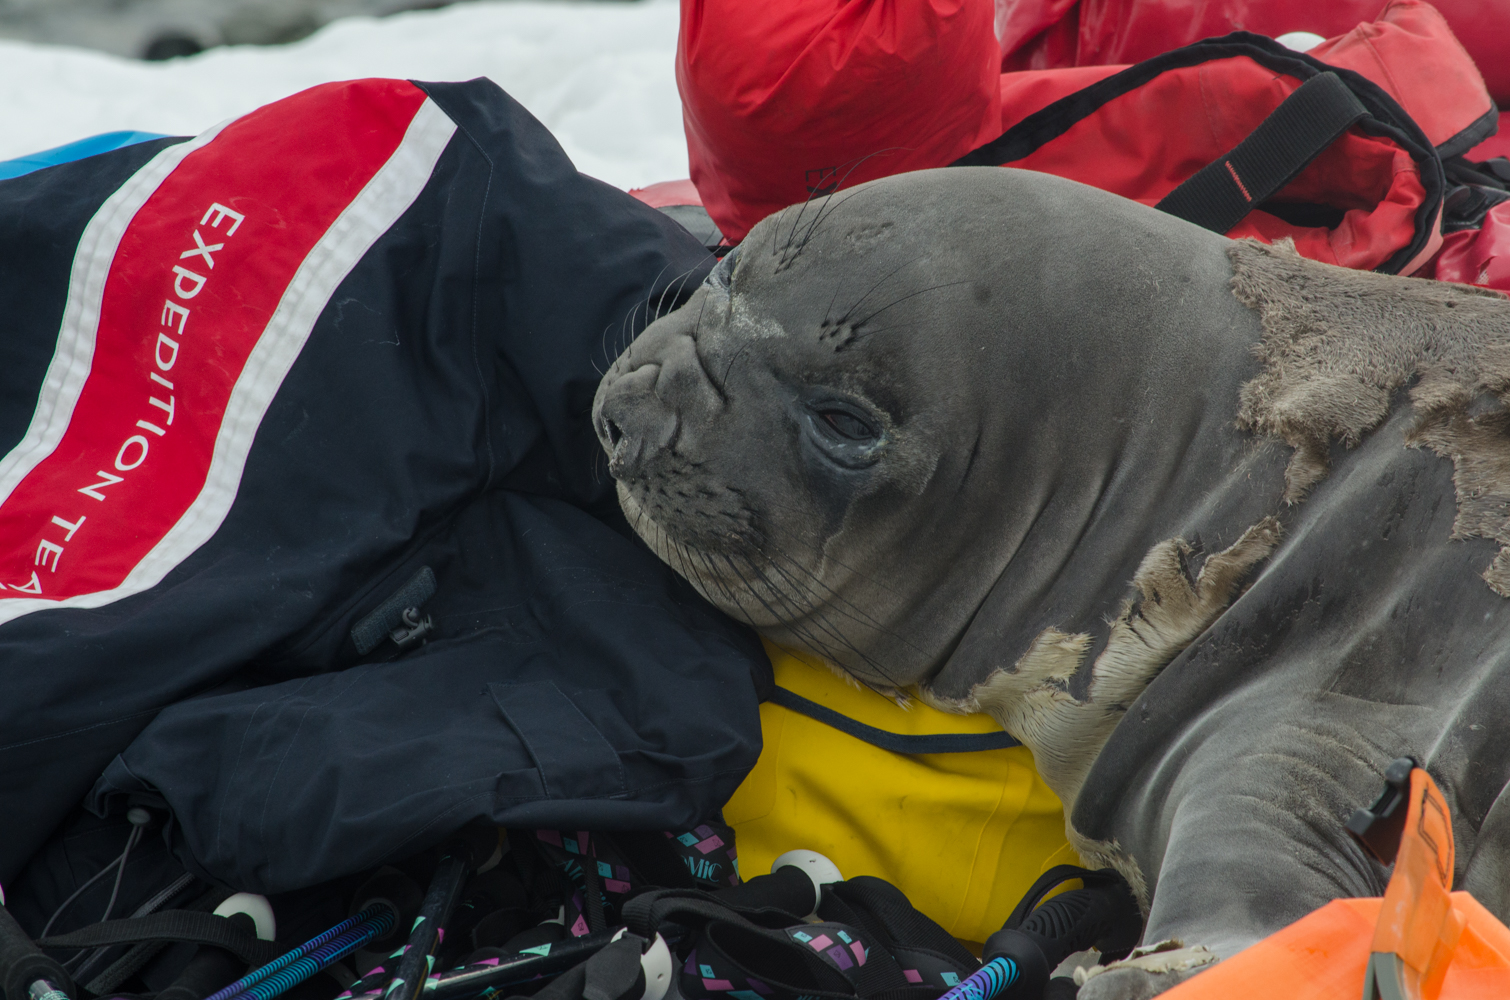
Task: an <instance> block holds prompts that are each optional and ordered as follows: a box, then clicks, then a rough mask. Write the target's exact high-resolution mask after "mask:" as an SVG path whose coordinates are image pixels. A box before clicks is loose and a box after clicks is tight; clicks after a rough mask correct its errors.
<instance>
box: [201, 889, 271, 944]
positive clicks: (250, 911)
mask: <svg viewBox="0 0 1510 1000" xmlns="http://www.w3.org/2000/svg"><path fill="white" fill-rule="evenodd" d="M233 913H245V914H246V915H247V916H249V917H251V918H252V923H253V924H254V925H255V926H256V928H257V936H258V937H259V938H261V939H262V940H264V941H271V940H272V939H273V938H274V937H276V936H277V934H278V922H277V921H276V920H274V919H273V907H272V904H270V903H269V902H268V901H267V897H266V896H259V895H257V894H256V893H254V892H238V893H236V894H235V895H234V896H229V897H227V898H226V901H225V902H224V903H221V904H220V905H219V906H217V907H215V915H216V916H217V917H229V916H230V915H231V914H233Z"/></svg>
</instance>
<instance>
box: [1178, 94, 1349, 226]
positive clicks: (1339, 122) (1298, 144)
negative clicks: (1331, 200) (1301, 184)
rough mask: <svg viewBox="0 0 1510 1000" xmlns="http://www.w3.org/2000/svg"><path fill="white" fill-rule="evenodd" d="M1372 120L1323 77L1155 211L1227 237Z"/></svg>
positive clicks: (1282, 106) (1347, 95)
mask: <svg viewBox="0 0 1510 1000" xmlns="http://www.w3.org/2000/svg"><path fill="white" fill-rule="evenodd" d="M1367 116H1368V109H1366V108H1365V107H1364V106H1363V104H1362V102H1361V101H1359V100H1358V98H1357V97H1356V96H1354V94H1353V92H1352V91H1351V90H1350V89H1348V86H1347V84H1345V83H1343V82H1342V80H1341V79H1340V78H1339V77H1338V76H1337V74H1336V73H1318V74H1316V75H1315V76H1313V77H1311V78H1310V79H1309V80H1307V81H1306V82H1305V83H1302V84H1301V85H1300V86H1299V87H1297V88H1296V89H1295V91H1294V92H1293V93H1292V94H1290V96H1289V97H1287V98H1285V99H1284V101H1283V102H1281V104H1280V105H1279V107H1277V108H1275V109H1274V110H1273V111H1271V112H1270V113H1269V117H1267V118H1265V119H1264V120H1263V121H1262V122H1260V123H1259V126H1258V128H1256V129H1254V130H1253V131H1252V132H1250V133H1249V134H1248V137H1247V138H1246V139H1244V140H1243V141H1242V142H1240V143H1238V144H1237V145H1236V146H1234V147H1233V148H1232V150H1231V152H1229V153H1227V154H1226V155H1225V156H1220V157H1218V158H1217V159H1216V160H1215V161H1213V162H1212V163H1209V164H1207V165H1206V166H1204V167H1202V168H1201V169H1200V171H1198V172H1197V173H1196V174H1194V175H1193V176H1191V177H1188V178H1186V179H1185V182H1184V183H1183V184H1181V185H1180V186H1179V187H1177V188H1175V189H1174V190H1173V191H1171V192H1169V194H1167V195H1165V196H1164V199H1163V200H1162V201H1160V202H1159V203H1158V204H1157V205H1156V206H1154V207H1155V208H1158V209H1159V210H1160V211H1164V212H1168V213H1169V214H1170V215H1174V216H1178V217H1179V218H1181V219H1184V220H1185V221H1186V222H1193V223H1195V224H1196V225H1198V226H1200V227H1201V228H1203V229H1209V230H1211V231H1212V232H1214V233H1226V232H1227V231H1228V230H1229V229H1231V228H1232V227H1233V226H1235V225H1237V224H1238V223H1239V222H1241V221H1242V220H1243V216H1245V215H1247V214H1248V213H1249V212H1250V211H1252V210H1253V209H1255V208H1257V207H1258V206H1259V205H1261V204H1262V203H1263V202H1265V201H1267V200H1268V199H1269V198H1270V197H1271V196H1272V195H1274V193H1275V192H1277V191H1279V189H1280V188H1282V187H1284V186H1285V185H1286V184H1288V183H1290V181H1292V180H1294V179H1295V176H1296V175H1297V174H1299V173H1300V172H1301V171H1302V170H1304V169H1305V168H1306V166H1307V165H1309V164H1310V162H1311V161H1312V160H1314V159H1316V157H1318V156H1320V155H1321V154H1322V152H1323V151H1324V150H1325V149H1326V148H1327V147H1328V146H1330V145H1331V144H1332V143H1334V142H1336V141H1337V139H1338V137H1339V136H1341V135H1342V133H1343V132H1346V131H1347V129H1348V127H1349V126H1350V125H1352V124H1354V123H1355V122H1357V121H1358V120H1360V119H1362V118H1365V117H1367Z"/></svg>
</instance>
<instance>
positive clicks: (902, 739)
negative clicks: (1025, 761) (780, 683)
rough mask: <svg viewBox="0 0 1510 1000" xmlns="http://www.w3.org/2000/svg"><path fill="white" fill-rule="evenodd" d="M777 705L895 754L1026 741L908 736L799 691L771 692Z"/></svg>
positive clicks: (998, 737) (979, 736)
mask: <svg viewBox="0 0 1510 1000" xmlns="http://www.w3.org/2000/svg"><path fill="white" fill-rule="evenodd" d="M769 701H770V702H771V703H772V704H773V705H780V706H781V707H782V708H785V709H788V710H790V711H793V712H798V713H800V714H802V715H805V716H807V717H808V718H809V719H813V720H816V721H818V722H821V723H823V724H824V725H826V726H833V727H834V728H835V729H837V730H839V732H841V733H845V734H847V735H849V736H853V737H854V738H855V739H857V740H862V741H863V742H866V743H869V744H870V745H871V746H877V747H880V748H881V749H882V750H890V751H891V752H892V753H902V754H925V753H977V752H979V751H981V750H1006V749H1009V748H1011V747H1020V746H1022V742H1021V741H1020V740H1018V739H1017V738H1016V737H1015V736H1013V735H1012V734H1011V733H938V734H936V735H929V736H906V735H903V734H902V733H892V732H887V731H886V730H884V729H877V728H876V727H874V726H867V725H866V724H865V723H863V722H857V721H856V720H854V719H851V718H850V717H849V716H847V715H840V714H839V713H838V712H835V711H834V710H833V709H831V708H826V707H824V706H823V705H820V704H818V703H817V702H816V701H809V700H808V699H807V698H804V697H802V695H800V694H798V693H797V692H795V691H788V690H787V689H786V688H784V687H777V688H776V690H775V691H773V692H771V697H770V699H769Z"/></svg>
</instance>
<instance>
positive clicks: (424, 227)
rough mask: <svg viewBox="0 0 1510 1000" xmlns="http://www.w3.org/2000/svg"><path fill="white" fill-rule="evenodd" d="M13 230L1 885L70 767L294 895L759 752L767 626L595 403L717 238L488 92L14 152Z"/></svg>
mask: <svg viewBox="0 0 1510 1000" xmlns="http://www.w3.org/2000/svg"><path fill="white" fill-rule="evenodd" d="M0 260H3V261H4V266H3V267H0V309H3V314H4V315H5V317H6V328H5V333H4V335H3V337H0V456H3V458H0V585H3V587H4V590H3V592H0V691H3V692H4V697H3V698H0V817H3V820H0V824H3V829H0V882H4V881H8V880H9V879H11V878H12V877H13V876H14V875H15V874H16V872H17V871H19V870H20V868H21V867H22V866H23V865H24V863H25V862H26V860H27V858H28V857H29V856H31V855H32V854H33V853H34V852H35V851H36V850H37V849H38V847H39V846H40V845H41V844H42V843H43V842H44V841H45V840H46V838H47V837H48V836H49V835H50V834H51V833H52V831H53V830H54V829H55V828H56V827H57V826H58V824H59V823H60V822H61V820H62V818H63V817H64V816H65V815H66V814H67V813H68V811H69V810H70V809H73V808H75V807H77V805H78V804H79V803H80V802H81V801H86V802H87V804H88V805H89V807H90V808H91V809H93V810H94V811H96V812H99V813H102V814H103V813H106V812H109V811H115V812H119V811H120V810H121V809H123V808H125V806H126V805H127V804H128V802H130V801H133V800H135V801H143V802H148V803H154V804H157V805H160V806H165V807H166V808H167V809H169V810H171V813H172V822H171V824H170V825H169V827H168V830H167V834H168V836H169V838H170V841H171V844H172V846H173V849H174V850H175V851H176V852H177V854H178V855H179V857H180V858H181V859H182V860H183V861H184V862H185V863H186V864H188V865H189V866H190V867H191V868H192V869H195V870H197V871H199V872H200V873H202V874H204V875H207V876H209V877H211V878H213V879H215V880H217V881H220V882H222V883H226V884H229V885H232V886H235V887H237V888H243V889H249V890H255V891H262V892H278V891H283V890H287V889H291V888H295V887H299V886H304V885H309V884H311V883H314V882H318V881H321V880H324V879H328V878H332V877H334V876H337V875H341V874H345V873H349V872H354V871H358V870H361V869H364V868H368V867H371V866H373V865H374V864H378V863H380V862H382V861H384V860H385V859H388V858H390V857H395V856H400V855H403V854H406V853H411V852H413V851H415V850H418V849H420V848H423V847H426V846H429V845H431V844H434V843H436V842H438V841H440V840H441V839H442V838H444V837H445V836H446V834H447V833H448V832H449V831H451V830H452V829H454V828H456V827H458V826H460V825H461V824H463V823H464V822H466V821H467V820H469V819H472V818H474V817H487V818H489V819H491V820H493V821H495V822H498V823H501V824H505V825H512V826H542V827H563V828H584V829H585V828H599V829H612V828H641V829H645V828H679V827H680V828H685V827H689V826H692V825H695V824H696V823H697V822H699V821H700V820H702V819H703V818H705V817H707V816H710V815H713V814H714V813H715V812H716V810H717V809H718V807H719V806H720V805H721V804H722V803H723V801H724V800H725V799H726V798H727V796H728V795H729V794H730V793H731V792H732V790H733V789H734V788H735V786H736V785H737V784H738V782H739V781H740V780H741V778H742V777H743V775H744V773H745V772H746V771H747V770H748V768H749V767H750V766H751V765H752V764H753V763H754V761H755V758H756V756H757V754H758V752H759V748H760V728H759V716H758V711H757V704H758V694H757V692H758V689H760V688H762V687H763V686H764V685H765V684H767V683H768V679H769V675H768V671H769V665H768V664H767V662H766V659H765V657H764V654H763V653H762V651H761V648H760V646H759V643H758V642H757V641H756V640H755V638H754V637H753V636H752V635H751V634H750V633H749V632H747V631H746V630H744V629H743V628H741V627H739V626H736V625H734V624H733V623H732V622H730V621H728V620H727V619H725V618H723V617H722V616H721V615H719V614H718V613H717V612H716V611H714V610H713V609H711V608H710V607H709V606H708V605H707V604H705V603H704V602H703V601H702V600H701V599H700V598H699V597H698V596H697V595H696V594H695V593H694V592H692V591H691V589H690V588H689V587H688V586H687V585H686V584H685V583H683V582H682V581H681V580H680V579H679V578H677V577H676V576H675V575H674V574H673V573H671V572H670V570H668V569H667V568H666V567H664V566H663V565H661V564H660V563H659V562H658V561H657V560H656V559H655V558H654V557H653V556H652V555H651V554H650V553H649V552H648V550H646V549H645V548H644V547H643V545H641V544H640V543H638V542H637V541H635V540H634V539H633V538H632V535H631V534H630V533H629V532H628V531H627V529H626V528H625V527H624V525H623V523H622V519H621V518H620V517H619V514H618V511H617V504H616V502H615V499H614V496H613V489H612V481H611V480H610V479H609V478H608V477H607V475H606V473H605V472H604V470H603V463H602V460H601V457H600V450H599V448H598V445H597V443H596V440H595V438H594V435H593V433H592V430H591V427H590V424H589V419H588V413H589V408H590V404H591V400H592V396H593V393H594V391H595V389H596V385H597V380H598V371H599V370H601V369H602V368H603V367H604V366H606V364H607V363H608V362H609V361H610V360H611V359H612V357H613V356H614V354H615V353H616V351H617V349H618V348H620V347H622V346H623V345H624V343H626V342H627V339H628V338H630V337H632V336H634V335H635V333H637V332H638V330H639V329H641V328H642V327H643V326H644V325H645V323H646V321H647V319H648V318H649V317H650V316H652V315H653V314H654V312H655V311H656V310H657V309H660V308H669V307H670V306H671V305H673V304H674V302H675V301H676V300H677V299H678V298H679V297H681V295H682V293H683V291H690V289H691V288H694V287H696V284H697V283H698V282H700V281H701V280H702V277H703V275H704V273H705V272H706V270H707V268H708V267H709V266H710V265H711V263H712V259H711V258H710V257H709V256H708V255H707V254H706V252H705V251H704V250H703V248H702V247H701V246H700V244H699V243H698V241H697V240H695V239H693V238H692V237H691V236H690V235H689V234H688V233H686V232H685V231H684V230H682V229H680V227H678V226H677V225H676V224H675V223H673V222H671V221H670V220H669V219H667V218H666V217H664V216H663V215H661V214H660V213H658V212H656V211H654V210H651V209H648V208H646V207H644V206H643V205H641V204H639V203H638V202H636V201H634V200H633V199H631V198H629V197H628V196H627V195H625V194H623V193H622V192H620V191H617V190H615V189H613V188H611V187H609V186H607V185H605V184H602V183H600V182H598V181H595V180H593V179H592V178H589V177H585V176H583V175H581V174H579V173H578V172H577V171H576V170H575V168H574V167H573V166H572V164H571V162H570V161H569V160H568V159H567V157H566V156H565V154H564V153H563V152H562V150H561V149H560V147H559V146H558V145H557V144H556V143H555V141H554V140H553V139H552V138H551V136H550V135H549V134H548V133H547V132H546V130H545V129H544V128H543V127H542V126H541V125H540V124H539V123H538V122H537V121H535V120H534V119H533V118H532V117H530V115H529V114H528V113H527V112H526V111H524V109H523V108H521V107H520V106H519V105H518V104H516V103H515V102H514V101H512V100H511V99H510V98H509V97H508V96H507V95H505V94H504V93H503V92H502V91H500V90H499V89H498V88H497V87H495V86H494V85H492V84H491V83H489V82H487V81H485V80H478V81H472V82H470V83H462V84H411V83H407V82H404V81H392V80H382V81H376V80H369V81H358V82H355V83H347V84H331V85H327V86H323V87H317V88H314V89H313V90H310V91H306V92H304V93H303V94H299V95H295V96H294V97H291V98H288V99H286V100H284V101H280V102H278V103H276V104H273V105H269V106H268V107H266V108H263V109H260V110H259V111H257V112H254V113H252V114H251V115H248V116H246V117H245V118H242V119H238V120H236V121H234V122H232V123H230V124H228V125H226V126H223V127H221V128H219V129H217V130H213V131H212V132H210V133H206V134H205V135H203V136H200V137H198V138H196V139H193V140H183V139H161V140H156V141H152V142H146V143H141V144H138V145H134V146H131V147H128V148H125V149H120V150H116V151H114V152H109V153H105V154H102V155H100V156H95V157H91V158H89V159H86V160H81V161H78V162H75V163H69V164H63V165H60V166H54V167H50V168H47V169H44V170H39V171H37V172H35V173H31V174H28V175H26V176H23V177H18V178H15V179H12V180H6V181H3V182H0ZM412 607H417V608H418V609H419V614H418V616H415V617H414V620H423V619H425V618H428V619H429V621H430V623H431V626H432V627H431V628H430V630H429V631H428V632H427V634H426V635H425V636H424V638H425V639H426V640H427V641H425V642H424V643H423V644H411V645H407V646H401V645H400V644H398V643H396V642H395V640H394V639H393V638H392V637H390V635H389V633H390V630H392V629H394V628H399V629H402V628H404V627H406V626H404V624H403V622H402V621H401V612H402V611H403V609H405V608H412Z"/></svg>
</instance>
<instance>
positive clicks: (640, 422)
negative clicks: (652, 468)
mask: <svg viewBox="0 0 1510 1000" xmlns="http://www.w3.org/2000/svg"><path fill="white" fill-rule="evenodd" d="M660 367H661V366H660V365H656V364H648V365H642V366H640V367H639V368H636V369H635V370H634V371H631V372H626V373H624V374H623V375H620V376H619V377H617V378H615V379H613V380H612V381H611V382H605V383H604V385H603V388H602V389H601V390H600V391H599V393H598V398H597V400H596V401H595V405H594V407H593V409H594V413H593V428H594V430H596V431H597V434H598V443H599V444H601V445H602V446H603V450H604V451H605V452H607V453H608V472H609V474H610V475H612V476H613V477H614V478H615V479H619V480H624V479H632V478H634V476H635V474H636V473H638V472H639V471H640V470H641V469H642V468H644V466H645V463H646V462H647V461H649V460H650V459H652V458H653V457H654V456H655V455H657V454H659V453H660V452H661V451H663V450H664V449H665V448H667V447H668V446H669V445H670V443H671V441H672V439H673V437H674V435H675V433H676V414H675V413H674V412H673V411H672V410H671V409H669V408H668V407H667V406H666V405H665V404H664V403H662V402H661V400H660V399H659V398H658V397H657V396H656V394H655V383H656V379H657V377H658V376H659V374H660Z"/></svg>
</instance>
